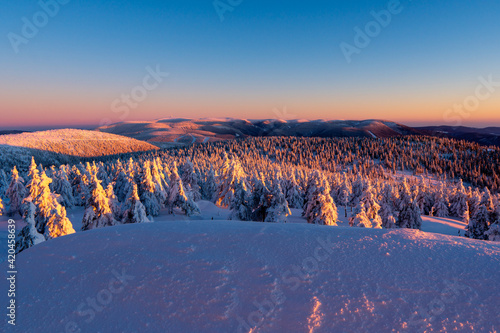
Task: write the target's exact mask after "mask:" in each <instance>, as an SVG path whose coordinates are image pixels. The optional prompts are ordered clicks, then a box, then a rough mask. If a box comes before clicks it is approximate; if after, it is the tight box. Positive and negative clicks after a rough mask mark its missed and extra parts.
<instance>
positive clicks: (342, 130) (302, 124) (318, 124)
mask: <svg viewBox="0 0 500 333" xmlns="http://www.w3.org/2000/svg"><path fill="white" fill-rule="evenodd" d="M97 130H99V131H102V132H107V133H114V134H119V135H124V136H129V137H132V138H136V139H139V140H145V141H148V142H154V143H155V144H158V143H170V144H191V143H194V142H206V141H214V140H224V139H234V138H241V137H248V136H297V137H353V136H357V137H377V138H386V137H393V136H400V135H411V134H422V133H421V132H420V131H418V130H415V129H413V128H411V127H408V126H404V125H401V124H397V123H394V122H389V121H383V120H365V121H344V120H331V121H326V120H289V121H285V120H276V119H272V120H246V119H232V118H224V119H161V120H157V121H152V122H124V123H117V124H112V125H109V126H104V127H100V128H98V129H97Z"/></svg>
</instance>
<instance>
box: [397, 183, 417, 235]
mask: <svg viewBox="0 0 500 333" xmlns="http://www.w3.org/2000/svg"><path fill="white" fill-rule="evenodd" d="M399 209H400V211H399V214H398V219H397V226H398V227H399V228H408V229H420V228H421V226H422V217H421V212H420V208H418V205H417V202H416V201H415V200H413V199H412V197H411V193H410V189H409V187H408V183H407V182H406V179H405V181H403V183H402V184H401V188H400V195H399Z"/></svg>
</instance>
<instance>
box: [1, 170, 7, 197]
mask: <svg viewBox="0 0 500 333" xmlns="http://www.w3.org/2000/svg"><path fill="white" fill-rule="evenodd" d="M8 186H9V181H8V178H7V175H6V174H5V171H4V170H3V169H0V198H1V197H4V198H5V191H6V190H7V187H8Z"/></svg>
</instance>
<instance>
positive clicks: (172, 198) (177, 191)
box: [166, 164, 201, 216]
mask: <svg viewBox="0 0 500 333" xmlns="http://www.w3.org/2000/svg"><path fill="white" fill-rule="evenodd" d="M166 206H167V208H168V210H169V213H170V214H173V212H174V208H175V207H179V208H180V209H182V211H183V212H184V213H185V214H186V215H187V216H191V215H197V214H201V212H200V208H199V207H198V205H197V204H196V203H195V202H194V201H193V199H192V198H191V197H189V196H188V195H187V194H186V191H185V190H184V186H183V184H182V179H181V178H180V177H179V174H178V172H177V165H176V164H174V167H173V169H172V173H171V175H170V193H169V195H168V199H167V203H166Z"/></svg>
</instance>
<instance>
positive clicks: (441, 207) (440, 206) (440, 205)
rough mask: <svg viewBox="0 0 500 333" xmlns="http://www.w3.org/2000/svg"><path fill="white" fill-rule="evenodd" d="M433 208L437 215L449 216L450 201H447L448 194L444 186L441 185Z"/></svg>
mask: <svg viewBox="0 0 500 333" xmlns="http://www.w3.org/2000/svg"><path fill="white" fill-rule="evenodd" d="M433 208H434V209H433V212H434V216H437V217H448V216H449V212H448V201H447V199H446V196H445V194H444V190H443V187H441V188H440V189H439V191H438V192H437V194H436V200H435V201H434V207H433Z"/></svg>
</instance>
